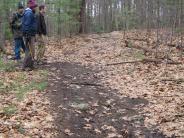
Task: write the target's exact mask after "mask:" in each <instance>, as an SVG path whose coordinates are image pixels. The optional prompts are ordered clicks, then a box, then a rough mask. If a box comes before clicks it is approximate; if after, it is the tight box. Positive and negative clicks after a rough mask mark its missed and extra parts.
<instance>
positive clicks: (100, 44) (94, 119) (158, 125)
mask: <svg viewBox="0 0 184 138" xmlns="http://www.w3.org/2000/svg"><path fill="white" fill-rule="evenodd" d="M129 35H130V36H131V37H135V38H137V33H134V32H131V33H130V34H129ZM134 35H135V36H134ZM144 35H145V33H144V32H143V34H142V36H144ZM152 41H153V43H154V36H153V38H152ZM49 45H52V46H54V48H55V50H53V48H51V47H50V49H48V50H50V51H51V49H52V50H53V51H52V52H50V53H49V54H48V62H49V65H48V68H49V69H50V71H51V72H56V74H53V73H52V75H51V76H50V80H49V84H50V86H49V88H48V97H49V99H50V101H51V103H52V106H51V111H52V113H53V114H54V120H55V122H54V123H55V125H56V129H57V132H56V133H57V136H58V138H61V137H62V138H65V137H66V138H67V137H71V138H77V137H79V138H105V137H109V138H113V137H114V138H116V137H120V138H126V137H127V138H131V137H132V138H134V137H138V138H141V137H146V138H164V137H166V135H164V134H167V136H170V137H175V135H176V136H183V131H182V130H183V129H182V128H183V127H182V126H183V124H182V122H181V120H182V119H183V117H182V116H180V117H176V113H177V114H180V113H179V112H178V109H179V108H180V111H181V110H182V109H183V107H182V106H181V105H182V104H183V102H182V101H181V100H178V99H182V96H184V95H183V93H182V91H183V84H182V83H181V84H175V83H164V84H162V82H160V80H159V79H161V78H162V76H164V75H163V74H165V73H166V74H167V76H169V75H170V74H173V73H174V72H175V71H176V68H178V69H179V70H180V69H182V66H180V65H171V66H169V65H168V71H166V68H165V66H164V65H163V64H161V65H156V66H155V65H154V63H148V64H142V63H135V64H123V65H118V66H107V64H109V63H116V62H120V61H132V60H137V59H139V58H142V57H143V56H144V55H143V54H142V52H141V51H140V50H136V49H133V48H126V47H124V45H125V44H124V40H123V32H112V33H109V34H102V35H89V36H88V35H86V36H78V37H73V38H66V39H63V40H61V42H57V43H56V42H54V41H51V42H50V44H49ZM58 45H59V46H58ZM136 45H141V46H146V43H144V42H139V41H138V42H136ZM174 58H175V59H176V58H177V57H174ZM165 71H166V72H165ZM157 73H158V74H157ZM156 74H157V75H156ZM182 75H183V74H182ZM168 87H169V88H168ZM173 90H175V95H177V96H175V95H173V96H172V94H174V93H173ZM170 95H171V96H170ZM179 95H180V97H179ZM171 98H172V101H171ZM163 101H164V102H163ZM176 101H178V102H176ZM180 102H181V103H180ZM173 105H174V106H175V107H174V108H172V109H171V108H170V106H173ZM173 110H174V111H173ZM176 110H177V111H176ZM163 112H165V113H163ZM174 117H175V118H176V119H174V120H171V118H174ZM179 123H180V124H179ZM168 124H170V125H168ZM179 125H180V128H179V127H177V126H179ZM173 128H174V129H173ZM162 131H163V132H164V134H163V133H162Z"/></svg>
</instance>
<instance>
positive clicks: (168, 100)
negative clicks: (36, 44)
mask: <svg viewBox="0 0 184 138" xmlns="http://www.w3.org/2000/svg"><path fill="white" fill-rule="evenodd" d="M145 38H147V37H146V32H144V31H135V32H134V31H132V32H128V33H126V38H125V37H124V32H112V33H109V34H101V35H96V34H94V35H84V36H80V37H74V38H67V39H63V40H62V41H61V42H59V41H58V42H57V43H55V42H50V43H51V45H53V47H55V49H54V50H53V48H52V47H50V49H49V51H50V52H51V53H50V54H49V55H48V59H50V62H52V61H59V62H70V63H73V62H75V63H80V64H81V65H83V66H85V67H90V68H93V69H94V70H95V69H97V70H100V71H99V72H98V73H97V74H96V75H97V76H98V77H99V78H101V79H102V82H101V85H103V86H104V87H105V86H106V87H110V88H111V89H113V90H117V91H116V93H118V94H120V95H121V96H123V97H128V98H141V99H145V100H147V101H148V102H149V104H148V105H146V106H145V107H142V108H143V110H142V111H141V112H142V113H141V114H143V115H145V116H146V117H145V119H144V125H145V126H146V127H147V128H150V129H152V127H153V126H156V128H158V129H159V130H160V131H163V132H164V134H166V135H168V136H172V135H175V136H178V137H184V131H183V130H184V115H183V111H184V102H183V99H184V83H183V81H182V80H183V77H184V71H183V70H184V66H183V64H179V65H173V64H172V65H170V64H166V63H165V60H163V63H161V64H155V63H151V62H148V63H145V64H143V63H139V62H138V63H135V64H132V63H131V64H119V65H112V66H107V64H109V63H116V62H122V61H134V60H140V59H143V58H146V57H149V58H153V55H152V54H148V55H144V54H143V52H142V50H137V49H134V48H132V47H131V46H130V48H129V47H125V39H126V40H130V42H131V44H132V45H139V46H144V47H147V43H146V42H144V41H139V39H145ZM131 39H132V40H131ZM134 39H138V40H134ZM160 41H161V42H160V45H159V48H158V51H159V52H160V53H164V54H165V53H166V52H167V51H171V53H169V56H170V58H171V59H172V60H174V61H176V62H181V63H183V60H182V58H180V53H181V52H179V51H178V50H177V49H176V48H175V47H171V48H169V47H168V46H167V43H170V40H169V37H168V32H164V31H163V34H162V37H161V38H160ZM156 42H157V39H156V33H155V32H153V33H151V35H150V37H149V45H150V48H152V47H155V45H156ZM177 42H179V40H178V38H173V42H172V43H173V44H177ZM51 55H53V56H51ZM55 55H60V56H55ZM61 68H62V66H61ZM167 79H171V81H167ZM175 79H176V80H177V81H175ZM164 80H166V81H164ZM178 80H179V81H178ZM180 80H181V81H180ZM127 119H131V118H127Z"/></svg>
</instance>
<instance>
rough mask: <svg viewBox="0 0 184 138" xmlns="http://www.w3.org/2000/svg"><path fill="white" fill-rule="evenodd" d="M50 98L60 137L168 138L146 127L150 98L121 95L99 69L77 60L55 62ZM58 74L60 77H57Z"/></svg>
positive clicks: (52, 68)
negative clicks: (103, 81) (107, 84)
mask: <svg viewBox="0 0 184 138" xmlns="http://www.w3.org/2000/svg"><path fill="white" fill-rule="evenodd" d="M49 67H50V68H51V70H52V71H56V72H57V73H56V74H54V76H52V77H51V78H50V87H49V89H48V97H49V98H50V100H51V103H52V108H51V109H52V113H53V115H55V125H56V129H57V133H58V135H57V137H58V138H106V137H109V138H112V137H114V138H115V137H117V138H118V137H119V138H135V137H141V136H144V137H146V138H165V136H164V135H163V134H162V133H160V132H159V131H158V130H155V131H154V129H155V128H153V129H152V130H149V129H148V128H146V127H145V126H144V119H145V115H144V114H142V113H141V111H142V109H143V107H144V106H146V105H147V104H148V101H146V100H145V99H141V98H128V97H126V98H125V97H122V96H121V95H117V92H116V90H113V89H110V88H108V87H104V86H103V85H100V78H99V77H97V76H96V72H97V71H93V70H91V69H90V67H88V68H86V67H84V66H81V65H80V64H76V63H71V62H70V63H69V62H65V63H52V64H50V65H49ZM56 76H57V77H56Z"/></svg>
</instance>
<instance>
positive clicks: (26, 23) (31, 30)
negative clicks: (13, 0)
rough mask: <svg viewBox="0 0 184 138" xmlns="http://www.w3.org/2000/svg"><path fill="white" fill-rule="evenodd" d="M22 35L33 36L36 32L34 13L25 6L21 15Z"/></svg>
mask: <svg viewBox="0 0 184 138" xmlns="http://www.w3.org/2000/svg"><path fill="white" fill-rule="evenodd" d="M22 32H23V35H25V34H26V35H30V36H35V35H36V33H37V20H36V15H35V13H33V11H32V10H31V9H30V8H27V9H26V10H25V12H24V14H23V17H22Z"/></svg>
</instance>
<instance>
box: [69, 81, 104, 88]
mask: <svg viewBox="0 0 184 138" xmlns="http://www.w3.org/2000/svg"><path fill="white" fill-rule="evenodd" d="M71 84H74V85H83V86H95V87H97V86H99V87H102V85H100V84H95V83H89V82H72V83H71Z"/></svg>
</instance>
